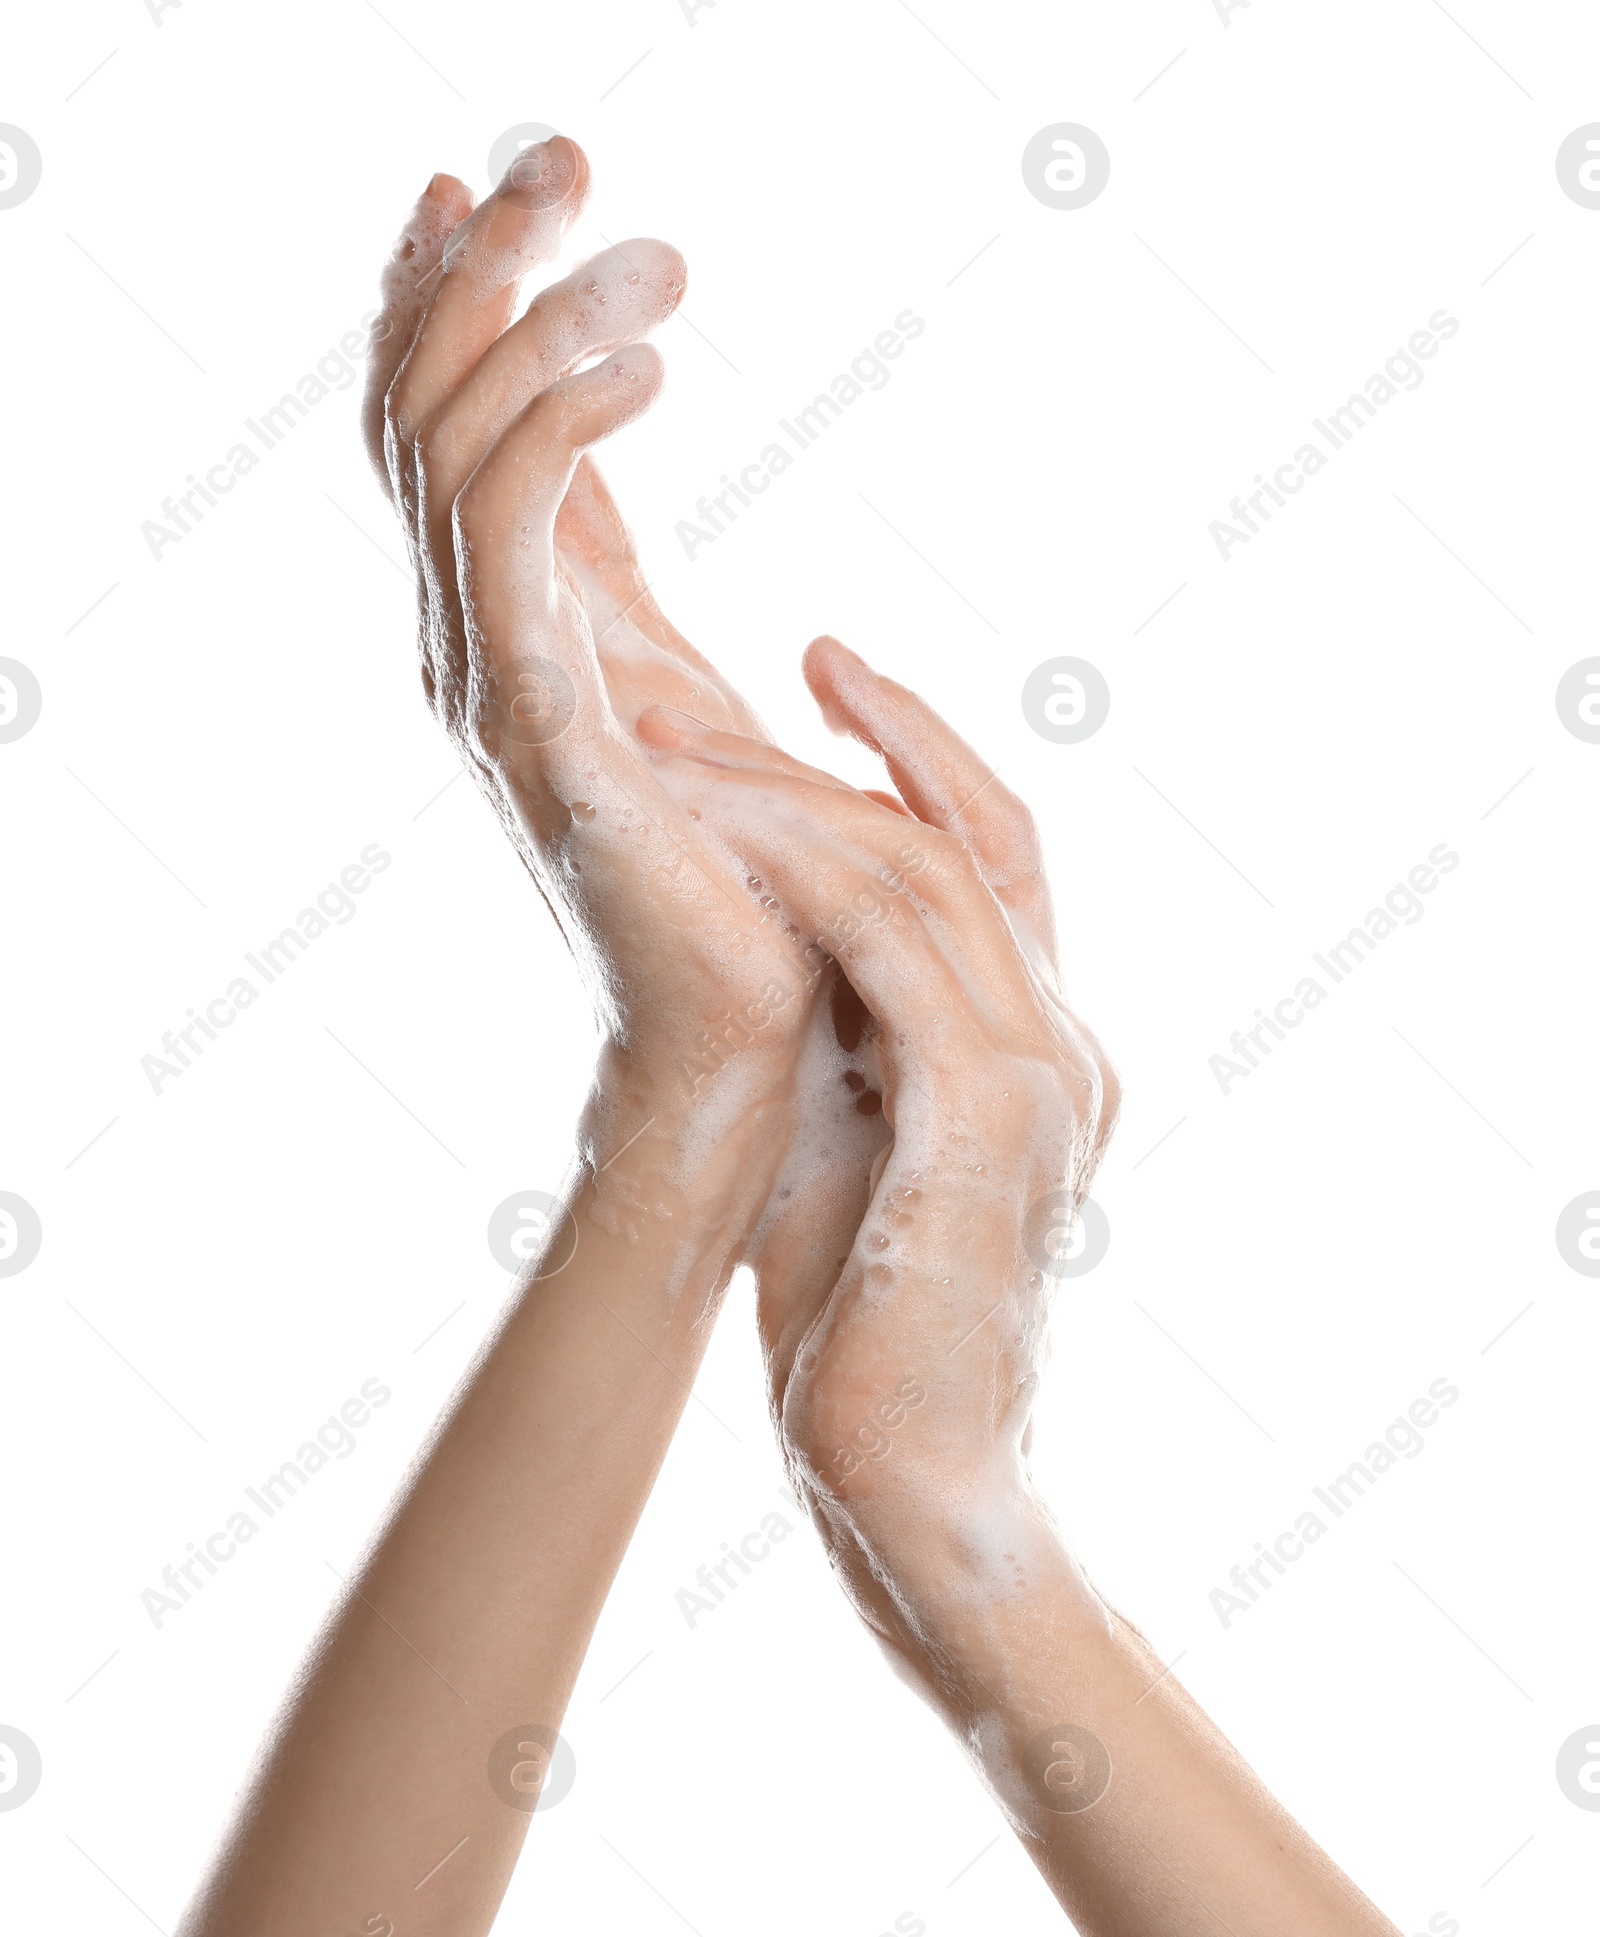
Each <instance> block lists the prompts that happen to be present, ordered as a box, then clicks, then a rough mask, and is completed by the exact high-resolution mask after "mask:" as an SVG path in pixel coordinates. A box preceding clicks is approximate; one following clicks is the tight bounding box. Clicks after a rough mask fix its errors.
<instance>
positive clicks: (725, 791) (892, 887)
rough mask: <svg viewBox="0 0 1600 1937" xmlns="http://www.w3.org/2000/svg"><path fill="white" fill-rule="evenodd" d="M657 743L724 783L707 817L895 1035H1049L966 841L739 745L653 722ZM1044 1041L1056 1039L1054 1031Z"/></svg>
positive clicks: (729, 737)
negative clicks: (969, 1029) (669, 739)
mask: <svg viewBox="0 0 1600 1937" xmlns="http://www.w3.org/2000/svg"><path fill="white" fill-rule="evenodd" d="M650 733H651V735H652V743H654V744H658V745H659V744H661V742H662V740H663V739H664V738H665V737H666V735H667V734H668V733H673V734H676V736H677V740H678V747H677V751H678V752H679V753H680V754H682V755H685V756H688V758H689V759H690V760H692V761H693V762H695V763H697V764H699V765H702V766H704V767H708V768H713V769H715V771H716V784H715V785H714V786H713V787H711V788H705V789H701V790H699V793H698V795H697V797H696V805H698V806H700V807H701V808H702V810H703V811H704V812H705V814H706V816H707V817H708V818H710V819H711V820H712V822H713V824H714V825H715V826H717V827H718V828H720V829H721V831H722V832H723V833H724V835H725V837H726V838H727V839H729V840H730V841H731V842H732V843H733V845H734V846H735V847H736V848H737V849H738V851H739V853H740V854H741V855H742V856H743V858H744V859H745V860H746V862H747V863H749V864H750V865H752V866H754V867H756V868H758V869H759V870H760V873H761V876H762V879H763V881H764V883H765V885H766V886H768V887H769V888H770V889H771V890H772V892H773V893H774V894H776V895H777V896H778V897H779V899H780V900H781V901H782V903H783V904H784V906H785V907H786V908H787V909H788V911H789V912H790V914H791V915H792V916H793V917H794V918H795V919H796V920H797V921H798V922H799V924H800V926H801V928H802V930H803V931H804V932H805V933H806V934H807V935H808V936H809V937H810V938H811V939H812V940H813V941H814V942H815V943H816V944H817V945H818V946H820V947H821V948H822V949H823V950H825V951H826V952H827V953H828V954H829V955H832V956H833V957H834V958H835V959H836V960H837V961H838V962H839V963H840V965H841V967H843V969H844V970H845V972H846V974H847V975H848V976H849V978H850V981H851V983H852V985H853V986H854V987H855V988H856V989H857V990H858V991H859V993H860V995H861V997H862V999H863V1001H865V1002H866V1004H867V1006H868V1008H869V1009H871V1010H872V1012H873V1014H874V1015H876V1016H877V1018H878V1020H879V1022H880V1023H881V1024H883V1025H884V1026H885V1028H887V1029H889V1030H891V1031H893V1032H895V1033H904V1032H905V1031H907V1030H908V1029H910V1030H912V1031H913V1032H914V1033H918V1034H920V1035H923V1036H926V1037H931V1038H933V1039H934V1040H938V1039H939V1038H941V1037H944V1036H947V1035H948V1034H949V1033H950V1031H951V1030H952V1029H954V1030H958V1031H959V1030H960V1028H961V1026H962V1023H963V1020H965V1021H967V1022H972V1021H978V1022H981V1023H984V1024H986V1025H987V1026H988V1027H989V1028H990V1029H991V1030H992V1031H995V1032H996V1033H998V1034H999V1035H1000V1036H1002V1037H1004V1038H1008V1039H1010V1041H1011V1043H1012V1046H1021V1045H1022V1044H1023V1043H1026V1044H1028V1045H1033V1044H1036V1043H1038V1042H1039V1041H1040V1040H1042V1039H1043V1038H1042V1037H1041V1017H1040V1012H1039V1002H1038V992H1037V990H1036V988H1035V986H1034V984H1033V980H1032V978H1031V976H1030V975H1029V973H1028V970H1027V966H1026V963H1025V962H1024V961H1023V959H1022V957H1021V955H1020V954H1019V952H1018V949H1017V945H1016V942H1015V939H1014V938H1013V936H1012V934H1011V931H1010V928H1009V927H1008V925H1007V923H1006V919H1005V916H1004V914H1003V913H1002V911H1001V909H1000V907H999V904H998V903H997V902H996V900H995V898H994V896H993V895H992V894H991V893H990V891H989V889H988V888H987V887H986V885H985V884H984V882H983V881H982V879H981V877H980V876H979V873H978V870H977V866H976V863H975V861H974V860H973V857H972V855H971V853H970V851H969V850H968V849H967V848H966V846H965V845H964V843H963V842H961V841H960V840H959V838H957V837H956V836H954V835H951V834H947V833H943V832H939V831H937V830H932V829H925V830H923V831H922V832H921V834H920V837H919V838H918V839H916V840H911V839H908V829H907V827H906V823H905V820H904V819H903V818H902V817H901V816H899V815H897V814H894V813H892V812H891V811H890V810H889V809H887V808H885V807H882V806H880V805H879V804H878V803H877V802H876V801H870V800H868V799H867V798H866V797H865V796H864V795H862V794H860V793H858V792H857V791H856V790H855V789H854V788H852V787H846V786H844V785H843V784H842V783H841V782H839V781H837V780H835V779H834V778H833V777H832V776H831V775H827V774H822V773H818V772H816V771H815V770H814V769H808V768H806V767H804V766H803V764H802V763H801V762H799V761H794V760H792V759H790V757H789V756H788V755H785V754H781V753H779V752H778V750H777V749H774V748H770V747H765V746H759V745H756V744H755V743H753V742H750V741H745V740H741V739H740V738H739V737H738V736H737V735H733V734H716V733H710V734H708V733H703V732H699V731H698V730H696V729H695V728H694V727H693V726H692V724H691V723H689V722H687V721H684V720H683V719H682V718H681V717H679V716H651V724H650ZM1043 1036H1044V1037H1047V1036H1048V1029H1047V1028H1046V1029H1044V1031H1043Z"/></svg>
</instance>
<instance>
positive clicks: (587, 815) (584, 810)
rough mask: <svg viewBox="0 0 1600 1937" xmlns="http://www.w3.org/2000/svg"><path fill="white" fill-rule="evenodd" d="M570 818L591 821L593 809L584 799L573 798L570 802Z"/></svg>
mask: <svg viewBox="0 0 1600 1937" xmlns="http://www.w3.org/2000/svg"><path fill="white" fill-rule="evenodd" d="M572 818H573V819H574V820H575V821H592V820H593V819H594V809H593V808H592V807H591V806H590V805H589V803H588V801H586V800H575V801H574V802H573V803H572Z"/></svg>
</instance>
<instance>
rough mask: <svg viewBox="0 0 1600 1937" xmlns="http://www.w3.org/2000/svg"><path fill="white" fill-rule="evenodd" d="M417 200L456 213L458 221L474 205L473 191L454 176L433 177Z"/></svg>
mask: <svg viewBox="0 0 1600 1937" xmlns="http://www.w3.org/2000/svg"><path fill="white" fill-rule="evenodd" d="M417 199H418V200H419V201H421V202H431V203H433V205H434V206H435V207H436V208H442V209H450V210H452V211H455V212H456V219H457V220H459V219H460V216H461V215H462V214H465V213H466V212H467V211H469V210H470V209H471V208H472V205H473V204H472V190H471V189H470V188H468V187H467V185H466V183H465V182H463V181H460V180H459V179H458V178H457V177H456V176H454V175H435V176H433V177H432V179H431V180H430V181H429V183H428V186H427V187H426V188H425V189H424V190H423V191H422V193H421V195H420V196H419V197H418V198H417Z"/></svg>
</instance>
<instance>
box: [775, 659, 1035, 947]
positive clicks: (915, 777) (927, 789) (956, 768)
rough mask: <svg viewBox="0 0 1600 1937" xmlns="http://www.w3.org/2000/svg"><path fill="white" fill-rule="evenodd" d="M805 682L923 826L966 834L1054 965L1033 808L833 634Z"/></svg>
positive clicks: (922, 704)
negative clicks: (881, 768) (885, 772)
mask: <svg viewBox="0 0 1600 1937" xmlns="http://www.w3.org/2000/svg"><path fill="white" fill-rule="evenodd" d="M804 669H805V676H806V682H807V684H808V685H809V686H810V688H811V690H812V692H813V694H814V695H815V696H816V699H817V703H818V704H819V705H820V706H821V708H822V711H823V716H824V718H826V719H827V721H828V723H829V725H830V726H832V727H833V728H834V730H835V731H836V732H840V731H842V732H846V733H849V734H850V735H851V736H852V737H853V738H855V739H857V740H859V741H861V743H862V744H863V745H864V746H867V747H870V748H871V749H872V750H873V752H875V753H877V754H879V755H881V756H882V758H883V761H884V764H885V765H886V766H887V767H888V769H889V776H890V778H891V779H892V780H893V781H894V784H895V786H896V787H897V788H898V789H899V791H900V794H901V797H902V798H903V799H904V800H905V802H906V804H907V805H908V806H909V807H910V809H911V811H912V812H913V813H914V814H915V815H917V816H918V818H919V819H921V820H924V821H927V822H929V823H930V824H931V825H933V826H934V827H945V828H950V829H952V830H953V831H954V832H956V833H958V834H960V835H961V837H962V839H963V840H965V841H966V842H967V844H968V846H969V847H971V849H972V851H973V852H974V853H975V854H976V855H977V857H978V863H979V865H980V867H981V868H982V870H983V876H984V879H985V880H986V881H987V882H988V884H989V886H990V887H991V888H992V889H993V890H994V893H995V896H996V898H997V899H998V900H999V901H1000V902H1001V903H1002V905H1003V906H1005V907H1006V908H1008V909H1009V910H1010V911H1011V912H1012V913H1013V914H1014V915H1015V916H1016V917H1017V918H1018V920H1019V921H1020V922H1021V923H1022V925H1023V927H1024V928H1025V930H1026V932H1027V938H1028V939H1029V940H1030V941H1031V942H1033V943H1034V944H1035V945H1036V946H1037V947H1038V948H1039V949H1041V950H1042V952H1043V954H1044V956H1045V958H1046V959H1047V960H1048V961H1049V962H1051V963H1052V965H1053V964H1054V962H1055V959H1056V943H1055V919H1054V916H1053V914H1052V911H1051V906H1050V886H1049V882H1048V880H1047V879H1046V876H1045V872H1044V860H1043V857H1042V855H1041V853H1040V850H1039V836H1038V832H1037V830H1036V829H1035V827H1034V824H1033V816H1032V815H1031V814H1030V813H1029V812H1028V809H1027V808H1026V806H1025V805H1024V804H1023V803H1022V801H1021V800H1019V799H1018V798H1017V796H1016V795H1015V794H1014V793H1013V792H1012V791H1011V789H1010V788H1009V787H1007V786H1006V785H1005V783H1004V782H1003V781H1002V780H1000V779H999V778H998V776H997V775H996V773H995V770H994V769H993V768H992V767H991V766H990V765H989V764H988V762H987V761H985V760H984V759H983V757H982V756H981V755H980V754H978V753H976V752H974V750H973V749H972V748H971V747H969V746H968V745H967V743H966V741H965V740H963V739H962V738H961V736H960V735H959V734H958V733H956V731H955V730H954V729H953V728H952V727H950V726H948V725H947V724H946V723H945V722H944V721H943V720H942V719H941V718H940V717H939V715H938V714H937V713H936V712H935V711H934V710H933V708H932V707H931V706H929V705H928V703H927V701H926V700H924V699H922V698H920V697H919V696H918V695H917V694H916V693H913V692H911V691H910V690H909V689H908V688H907V687H904V686H899V685H897V684H896V683H895V682H894V681H893V680H891V679H885V678H884V677H883V676H882V674H880V673H876V672H874V671H873V669H872V668H871V667H870V666H869V665H868V664H867V663H866V661H865V660H864V659H861V658H860V657H858V655H857V654H855V653H853V652H851V651H850V650H849V648H848V647H846V646H842V645H841V644H840V643H839V641H838V640H837V639H831V638H828V637H826V636H824V637H822V638H820V639H814V640H813V641H812V642H811V644H810V646H808V647H807V649H806V655H805V660H804Z"/></svg>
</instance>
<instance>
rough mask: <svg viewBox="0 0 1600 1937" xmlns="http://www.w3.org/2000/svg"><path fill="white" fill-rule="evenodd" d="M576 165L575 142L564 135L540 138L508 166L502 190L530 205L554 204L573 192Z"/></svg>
mask: <svg viewBox="0 0 1600 1937" xmlns="http://www.w3.org/2000/svg"><path fill="white" fill-rule="evenodd" d="M576 179H577V166H576V162H575V159H574V156H573V152H572V143H571V142H570V141H568V140H567V138H566V136H565V135H552V136H551V138H550V139H549V140H548V141H537V142H535V143H534V145H533V146H532V147H531V148H524V149H523V151H522V153H521V154H520V155H518V156H517V158H516V160H515V161H514V162H513V163H512V164H511V166H510V167H509V168H508V169H507V170H506V173H505V179H504V181H503V182H502V183H501V184H500V187H501V191H502V193H505V194H514V195H516V196H517V198H518V200H519V201H520V202H521V203H522V204H523V206H524V207H527V208H535V209H544V208H554V207H555V206H556V204H557V203H559V202H564V201H565V200H566V198H567V197H568V196H569V195H570V194H571V193H572V185H573V183H574V181H576Z"/></svg>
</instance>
